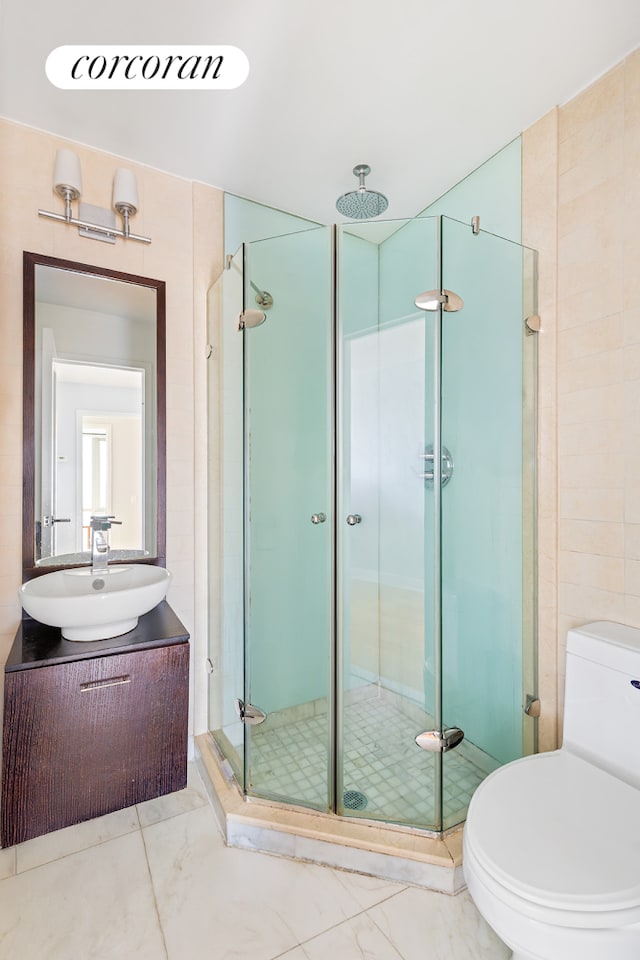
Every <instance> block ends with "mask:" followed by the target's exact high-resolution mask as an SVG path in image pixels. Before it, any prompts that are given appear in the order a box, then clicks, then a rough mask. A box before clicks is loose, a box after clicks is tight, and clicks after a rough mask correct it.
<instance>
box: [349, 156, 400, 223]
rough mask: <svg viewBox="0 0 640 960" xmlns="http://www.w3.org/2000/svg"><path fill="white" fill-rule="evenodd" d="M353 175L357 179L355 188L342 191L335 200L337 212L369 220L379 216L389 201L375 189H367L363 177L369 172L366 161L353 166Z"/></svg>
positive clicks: (353, 218)
mask: <svg viewBox="0 0 640 960" xmlns="http://www.w3.org/2000/svg"><path fill="white" fill-rule="evenodd" d="M353 173H354V176H356V177H358V179H359V186H358V189H357V190H350V191H349V192H348V193H343V194H342V196H341V197H338V199H337V200H336V207H337V209H338V212H339V213H341V214H342V216H343V217H349V219H350V220H370V219H371V218H372V217H379V216H380V214H381V213H384V212H385V210H386V209H387V207H388V206H389V201H388V200H387V198H386V197H385V195H384V194H383V193H378V192H377V191H376V190H367V188H366V187H365V185H364V178H365V177H367V176H368V175H369V174H370V173H371V167H370V166H369V165H368V164H366V163H358V164H356V166H355V167H354V168H353Z"/></svg>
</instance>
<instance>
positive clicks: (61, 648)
mask: <svg viewBox="0 0 640 960" xmlns="http://www.w3.org/2000/svg"><path fill="white" fill-rule="evenodd" d="M188 639H189V634H188V633H187V631H186V629H185V627H184V625H183V624H182V623H181V622H180V620H178V618H177V616H176V615H175V613H174V612H173V610H172V609H171V607H170V606H169V604H168V603H167V601H166V600H163V601H162V603H159V604H158V606H157V607H154V608H153V610H150V611H149V613H145V614H143V615H142V616H141V617H140V619H139V620H138V625H137V627H135V628H134V629H133V630H130V631H129V632H128V633H123V634H122V635H121V636H119V637H110V638H109V639H108V640H89V641H79V640H65V639H64V637H63V636H62V633H61V631H60V629H59V628H58V627H47V626H45V625H44V624H43V623H38V621H37V620H29V619H27V620H23V621H22V623H21V625H20V626H19V627H18V632H17V633H16V637H15V640H14V641H13V646H12V647H11V652H10V653H9V657H8V658H7V662H6V664H5V668H4V669H5V673H11V672H13V671H15V670H28V669H30V668H31V667H49V666H52V665H53V664H55V663H65V662H66V661H70V660H90V659H92V658H93V657H108V656H109V655H110V654H114V653H133V652H135V651H136V650H149V649H151V648H153V647H166V646H170V645H171V644H174V643H186V642H187V640H188Z"/></svg>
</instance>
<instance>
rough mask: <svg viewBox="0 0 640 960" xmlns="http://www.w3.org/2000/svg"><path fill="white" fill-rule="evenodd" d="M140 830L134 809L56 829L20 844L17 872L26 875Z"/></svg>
mask: <svg viewBox="0 0 640 960" xmlns="http://www.w3.org/2000/svg"><path fill="white" fill-rule="evenodd" d="M138 829H139V824H138V817H137V815H136V810H135V807H126V808H125V809H124V810H116V811H115V813H107V814H106V815H105V816H104V817H96V818H95V819H93V820H85V821H84V823H76V824H74V825H73V826H72V827H65V828H64V829H63V830H54V832H53V833H46V834H45V835H44V836H43V837H35V838H34V839H33V840H26V841H25V842H24V843H19V844H18V845H17V846H16V848H15V850H16V871H17V872H18V873H23V872H24V871H25V870H32V869H33V868H34V867H39V866H41V865H42V864H43V863H50V862H51V861H52V860H59V859H60V858H61V857H67V856H69V854H71V853H77V852H78V851H80V850H86V849H88V848H89V847H93V846H95V845H96V844H98V843H104V842H105V841H106V840H114V839H115V838H116V837H122V836H124V834H126V833H132V832H133V831H134V830H138Z"/></svg>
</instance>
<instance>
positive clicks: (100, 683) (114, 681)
mask: <svg viewBox="0 0 640 960" xmlns="http://www.w3.org/2000/svg"><path fill="white" fill-rule="evenodd" d="M121 683H131V677H130V676H129V674H126V676H124V677H110V678H109V679H108V680H89V681H88V682H87V683H81V684H80V692H81V693H86V692H87V690H100V689H101V687H117V686H118V685H119V684H121Z"/></svg>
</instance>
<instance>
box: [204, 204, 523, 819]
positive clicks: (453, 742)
mask: <svg viewBox="0 0 640 960" xmlns="http://www.w3.org/2000/svg"><path fill="white" fill-rule="evenodd" d="M535 288H536V258H535V252H534V251H532V250H529V249H527V248H525V247H522V246H521V245H519V244H516V243H513V242H510V241H507V240H504V239H503V238H500V237H496V236H494V235H492V234H489V233H487V232H485V231H481V232H480V233H479V234H476V233H474V232H473V231H472V229H471V227H469V226H468V225H466V224H462V223H459V222H457V221H454V220H451V219H448V218H446V217H431V218H429V217H425V218H417V219H413V220H407V221H376V222H365V223H360V224H348V225H344V226H339V227H333V228H331V227H326V228H325V227H318V228H314V229H309V230H306V231H303V232H299V233H295V234H288V235H285V236H278V237H273V238H270V239H267V240H261V241H256V242H254V243H247V244H244V245H243V247H242V248H241V249H240V250H239V251H238V252H237V253H236V254H235V256H234V257H232V258H229V261H228V269H227V270H225V272H224V273H223V275H222V277H221V278H220V279H219V281H218V282H217V283H216V285H215V286H214V287H213V288H212V290H211V291H210V304H209V305H210V311H209V315H210V322H211V323H212V324H215V325H216V327H217V336H218V337H219V341H220V346H221V351H222V363H221V367H220V369H221V382H220V384H219V389H218V388H216V389H212V390H211V391H210V411H209V413H210V424H214V430H215V437H212V438H211V439H212V441H213V440H215V442H216V445H217V443H218V441H219V444H220V447H221V449H222V458H221V468H220V469H221V482H220V490H221V497H220V498H219V499H218V497H217V496H216V498H215V501H214V499H213V498H212V502H211V503H210V505H209V512H210V517H212V516H215V517H216V518H219V526H220V538H219V541H220V542H221V551H220V553H221V557H222V560H221V563H222V566H221V582H222V609H221V611H216V612H215V614H213V620H212V622H211V624H210V636H211V647H210V660H211V669H212V673H211V684H210V729H211V732H212V734H213V736H214V738H215V740H216V742H217V744H218V747H219V748H220V750H221V751H222V753H223V755H224V757H225V758H226V759H227V761H228V762H229V764H230V765H231V767H232V768H233V771H234V773H235V775H236V777H237V779H238V780H239V782H240V783H241V784H242V786H243V789H244V791H245V793H246V794H247V795H249V796H255V797H262V798H265V799H269V800H276V801H282V802H285V803H288V804H296V805H302V806H305V807H310V808H313V809H317V810H322V811H328V812H333V813H335V814H338V815H340V816H343V817H364V818H366V819H369V820H380V821H387V822H391V823H398V824H404V825H409V826H415V827H419V828H422V829H426V830H432V831H442V830H445V829H447V828H449V827H452V826H454V825H456V824H457V823H459V822H461V821H462V820H464V817H465V815H466V809H467V806H468V803H469V800H470V797H471V795H472V793H473V791H474V789H475V787H476V786H477V785H478V784H479V783H480V782H481V780H482V779H483V777H485V776H486V775H487V774H488V773H489V772H490V771H491V770H492V769H495V767H497V766H498V765H500V764H502V763H505V762H507V761H509V760H512V759H515V758H516V757H519V756H522V755H524V754H526V753H530V752H532V751H533V750H534V749H535V719H534V718H533V717H531V716H528V715H527V714H526V713H525V708H526V707H527V704H528V702H529V701H530V700H531V699H535V697H536V693H537V690H536V688H537V677H536V666H535V665H536V643H535V638H536V623H535V609H536V602H535V555H536V550H535V547H536V544H535V491H536V483H535V461H536V458H535V447H536V437H535V419H536V402H535V390H536V362H537V356H536V336H535V334H533V333H531V331H530V329H529V327H528V326H527V323H526V319H527V318H528V317H530V316H532V315H534V314H535V313H536V303H535V293H536V290H535ZM266 293H268V294H269V296H268V297H267V296H266ZM271 299H272V303H270V300H271ZM248 311H261V312H262V314H263V317H261V316H260V314H255V313H250V314H249V313H248ZM243 314H244V315H245V316H246V317H247V318H248V322H247V323H246V325H244V328H243V329H242V327H243V323H242V320H241V319H240V322H239V321H238V318H242V316H243ZM258 321H262V322H258ZM212 336H213V332H212ZM210 446H211V447H212V448H213V446H214V444H213V443H212V444H210ZM216 523H218V519H216ZM211 539H212V541H213V540H214V539H215V541H216V549H217V548H218V539H217V538H211Z"/></svg>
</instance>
